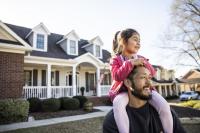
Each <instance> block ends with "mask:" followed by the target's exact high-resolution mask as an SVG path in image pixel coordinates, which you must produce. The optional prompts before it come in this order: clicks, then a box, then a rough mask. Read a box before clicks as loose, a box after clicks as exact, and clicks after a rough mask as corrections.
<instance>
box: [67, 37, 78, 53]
mask: <svg viewBox="0 0 200 133" xmlns="http://www.w3.org/2000/svg"><path fill="white" fill-rule="evenodd" d="M70 40H71V41H75V44H76V53H75V54H74V53H71V51H70ZM67 53H68V54H70V55H78V40H72V39H67Z"/></svg>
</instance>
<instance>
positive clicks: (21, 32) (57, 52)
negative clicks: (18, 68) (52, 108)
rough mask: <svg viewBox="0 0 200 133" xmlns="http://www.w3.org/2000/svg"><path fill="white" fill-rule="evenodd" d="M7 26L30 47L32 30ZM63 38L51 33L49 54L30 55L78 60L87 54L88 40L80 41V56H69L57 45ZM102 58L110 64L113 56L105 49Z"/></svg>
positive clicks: (37, 52)
mask: <svg viewBox="0 0 200 133" xmlns="http://www.w3.org/2000/svg"><path fill="white" fill-rule="evenodd" d="M5 24H6V25H7V26H8V27H9V28H10V29H12V30H13V31H14V32H15V33H16V34H17V35H18V36H20V37H21V38H22V39H23V40H24V41H26V42H27V43H28V44H29V45H30V42H29V41H28V39H26V38H25V37H26V36H27V35H28V33H29V32H31V30H32V29H31V28H26V27H22V26H17V25H12V24H7V23H5ZM63 36H64V35H61V34H56V33H51V34H50V35H48V50H47V52H42V51H35V50H33V51H32V52H31V53H30V55H33V56H41V57H49V58H59V59H73V58H76V57H77V56H80V55H83V54H85V53H87V51H86V50H85V49H84V48H81V47H82V46H84V45H86V44H88V40H85V39H80V41H79V42H78V55H69V54H67V53H66V52H65V51H64V50H63V49H62V48H61V47H60V45H59V44H56V42H58V41H59V40H61V39H62V38H63ZM102 56H103V58H102V59H100V60H101V61H103V62H109V58H110V57H111V54H110V52H109V51H107V50H105V49H103V50H102Z"/></svg>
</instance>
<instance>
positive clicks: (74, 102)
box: [62, 98, 80, 110]
mask: <svg viewBox="0 0 200 133" xmlns="http://www.w3.org/2000/svg"><path fill="white" fill-rule="evenodd" d="M62 107H63V109H66V110H76V109H79V107H80V102H79V100H78V99H76V98H68V99H63V102H62Z"/></svg>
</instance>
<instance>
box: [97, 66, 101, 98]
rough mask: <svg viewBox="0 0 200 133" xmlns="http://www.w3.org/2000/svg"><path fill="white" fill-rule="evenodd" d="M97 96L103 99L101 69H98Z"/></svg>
mask: <svg viewBox="0 0 200 133" xmlns="http://www.w3.org/2000/svg"><path fill="white" fill-rule="evenodd" d="M96 73H97V77H96V78H97V87H96V88H97V96H98V97H101V86H100V68H99V67H97V72H96Z"/></svg>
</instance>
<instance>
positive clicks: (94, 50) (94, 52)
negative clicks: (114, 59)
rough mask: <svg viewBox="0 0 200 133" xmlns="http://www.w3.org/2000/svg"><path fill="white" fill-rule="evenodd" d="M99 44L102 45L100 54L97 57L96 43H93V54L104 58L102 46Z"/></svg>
mask: <svg viewBox="0 0 200 133" xmlns="http://www.w3.org/2000/svg"><path fill="white" fill-rule="evenodd" d="M98 46H99V47H100V56H99V57H97V55H96V44H93V54H94V56H95V57H97V58H101V59H102V46H101V45H98Z"/></svg>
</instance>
